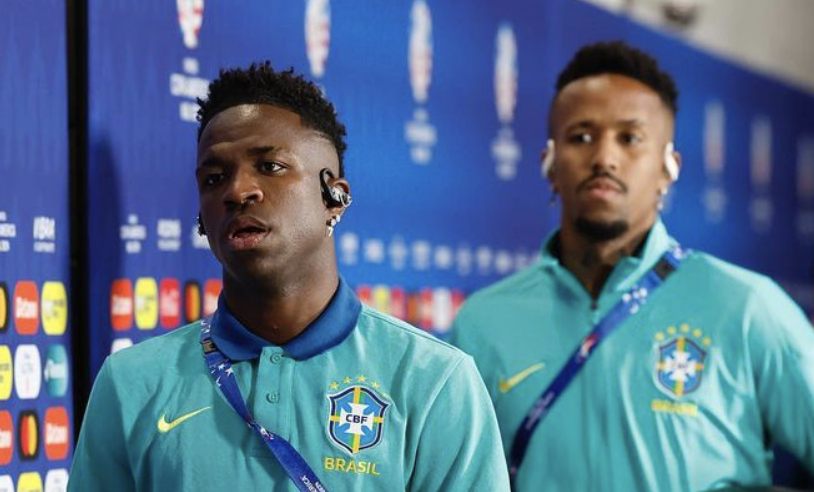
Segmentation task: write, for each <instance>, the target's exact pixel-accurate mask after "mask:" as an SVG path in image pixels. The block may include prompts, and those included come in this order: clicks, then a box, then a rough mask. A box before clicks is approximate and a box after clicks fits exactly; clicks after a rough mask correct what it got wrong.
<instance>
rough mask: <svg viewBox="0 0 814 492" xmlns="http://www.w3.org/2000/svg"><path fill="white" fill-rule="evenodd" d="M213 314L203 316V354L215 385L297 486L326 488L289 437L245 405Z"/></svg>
mask: <svg viewBox="0 0 814 492" xmlns="http://www.w3.org/2000/svg"><path fill="white" fill-rule="evenodd" d="M211 331H212V318H211V317H207V318H204V319H203V320H201V345H202V346H203V355H204V359H206V365H207V366H209V374H211V375H212V379H213V380H214V381H215V386H217V387H218V388H220V391H221V393H223V396H224V397H225V398H226V401H228V402H229V404H230V405H231V406H232V408H234V409H235V412H237V414H238V415H240V416H241V417H242V418H243V420H244V421H245V422H246V425H248V426H249V428H251V429H252V430H253V431H254V432H255V433H256V434H257V435H259V436H260V437H261V438H262V439H263V442H264V443H266V446H268V448H269V449H270V450H271V452H272V454H274V457H275V458H276V459H277V462H278V463H280V466H282V467H283V469H284V470H285V472H286V473H287V474H288V477H289V478H290V479H291V481H293V482H294V485H296V486H297V488H298V489H300V490H301V491H302V492H327V489H326V488H325V486H324V485H322V482H321V481H320V480H319V478H317V475H316V474H315V473H314V471H313V470H311V467H309V466H308V463H306V462H305V459H303V457H302V456H300V453H298V452H297V450H296V449H294V446H292V445H291V444H290V443H289V442H288V441H286V440H285V439H283V438H282V437H280V436H278V435H275V434H273V433H271V432H269V431H268V430H266V429H265V428H264V427H263V426H262V425H260V424H259V423H258V422H257V421H256V420H254V418H253V417H252V415H251V414H250V413H249V409H248V408H247V407H246V403H245V402H244V401H243V396H241V394H240V388H239V387H238V385H237V381H236V380H235V374H234V371H233V370H232V361H230V360H229V359H228V358H227V357H226V356H224V355H223V353H222V352H221V351H220V349H218V347H217V345H215V342H214V340H212V333H211Z"/></svg>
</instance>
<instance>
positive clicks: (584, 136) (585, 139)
mask: <svg viewBox="0 0 814 492" xmlns="http://www.w3.org/2000/svg"><path fill="white" fill-rule="evenodd" d="M568 141H569V142H571V143H575V144H583V143H591V142H592V141H593V137H592V136H591V134H590V133H574V134H572V135H571V136H569V137H568Z"/></svg>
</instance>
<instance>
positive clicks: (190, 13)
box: [175, 0, 204, 49]
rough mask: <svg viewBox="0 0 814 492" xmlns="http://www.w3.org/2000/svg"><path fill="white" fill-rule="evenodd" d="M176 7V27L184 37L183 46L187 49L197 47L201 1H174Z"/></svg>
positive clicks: (200, 20)
mask: <svg viewBox="0 0 814 492" xmlns="http://www.w3.org/2000/svg"><path fill="white" fill-rule="evenodd" d="M175 4H176V6H177V7H178V25H179V27H180V28H181V34H183V36H184V46H186V47H187V48H189V49H195V48H197V47H198V34H199V33H200V32H201V26H202V25H203V10H204V1H203V0H176V2H175Z"/></svg>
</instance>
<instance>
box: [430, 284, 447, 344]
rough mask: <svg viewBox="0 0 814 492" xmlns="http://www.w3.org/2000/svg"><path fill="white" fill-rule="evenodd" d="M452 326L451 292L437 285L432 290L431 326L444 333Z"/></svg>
mask: <svg viewBox="0 0 814 492" xmlns="http://www.w3.org/2000/svg"><path fill="white" fill-rule="evenodd" d="M451 327H452V292H450V290H449V289H445V288H443V287H438V288H435V289H433V292H432V328H433V329H434V330H435V331H437V332H438V333H440V334H442V335H443V334H444V333H446V332H448V331H449V329H450V328H451Z"/></svg>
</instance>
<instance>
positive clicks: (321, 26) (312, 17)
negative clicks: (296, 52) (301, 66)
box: [305, 0, 331, 77]
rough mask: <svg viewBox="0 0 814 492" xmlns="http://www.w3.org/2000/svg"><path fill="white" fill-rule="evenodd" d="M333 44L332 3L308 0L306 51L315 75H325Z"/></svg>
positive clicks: (322, 0)
mask: <svg viewBox="0 0 814 492" xmlns="http://www.w3.org/2000/svg"><path fill="white" fill-rule="evenodd" d="M330 45H331V3H330V1H329V0H308V3H307V4H306V5H305V52H306V55H307V56H308V63H309V64H310V66H311V74H312V75H313V76H314V77H322V76H323V75H325V63H326V62H327V61H328V52H329V50H330Z"/></svg>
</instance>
